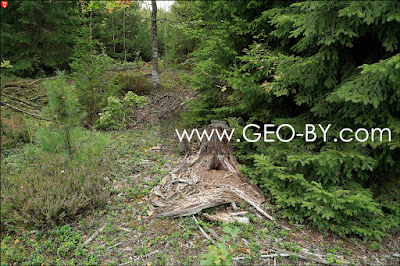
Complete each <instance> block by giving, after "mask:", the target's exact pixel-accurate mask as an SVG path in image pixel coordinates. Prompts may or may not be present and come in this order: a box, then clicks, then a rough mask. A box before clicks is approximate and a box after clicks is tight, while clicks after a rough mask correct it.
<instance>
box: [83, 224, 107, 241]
mask: <svg viewBox="0 0 400 266" xmlns="http://www.w3.org/2000/svg"><path fill="white" fill-rule="evenodd" d="M106 225H107V223H105V224H103V226H102V227H100V228H99V229H97V231H96V232H94V234H93V235H92V236H91V237H89V238H88V240H86V241H85V242H83V244H82V245H87V244H89V243H90V242H92V241H93V239H95V238H96V237H97V235H98V234H100V232H101V231H103V230H104V228H105V227H106Z"/></svg>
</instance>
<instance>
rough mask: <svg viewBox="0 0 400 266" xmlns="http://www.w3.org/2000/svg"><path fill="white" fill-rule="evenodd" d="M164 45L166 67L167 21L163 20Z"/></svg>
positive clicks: (166, 64)
mask: <svg viewBox="0 0 400 266" xmlns="http://www.w3.org/2000/svg"><path fill="white" fill-rule="evenodd" d="M164 35H165V38H164V45H165V69H167V67H168V47H167V21H165V25H164Z"/></svg>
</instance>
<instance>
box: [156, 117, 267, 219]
mask: <svg viewBox="0 0 400 266" xmlns="http://www.w3.org/2000/svg"><path fill="white" fill-rule="evenodd" d="M212 130H214V134H213V135H212V137H211V138H210V139H206V140H204V139H203V141H202V142H201V144H200V148H199V150H198V151H197V152H195V153H193V154H191V155H189V153H188V152H186V149H187V148H188V146H187V145H186V147H185V149H182V155H186V156H185V157H184V158H182V159H181V162H180V163H179V164H178V165H177V166H176V168H175V169H174V170H173V171H171V173H170V174H169V175H167V176H166V177H164V178H163V180H162V181H161V182H160V185H158V186H156V187H155V188H154V189H153V190H152V194H153V204H152V206H151V208H152V215H153V216H154V217H163V216H168V217H178V216H187V215H192V214H195V213H198V212H200V211H202V210H204V209H207V208H210V207H215V206H219V205H223V204H227V203H229V204H231V203H232V202H243V201H245V202H247V203H249V204H250V205H252V206H253V207H254V208H255V209H256V210H257V211H258V212H260V213H261V214H263V215H264V216H265V217H267V218H268V219H271V220H273V217H272V216H270V215H269V214H267V213H266V212H265V211H264V210H263V209H262V208H261V205H260V204H261V203H262V202H264V201H265V198H264V196H263V195H262V193H261V191H260V189H259V188H258V187H256V186H255V185H254V184H252V183H251V182H250V181H249V180H247V179H246V178H244V177H243V176H242V175H241V173H240V172H239V170H238V168H239V164H238V163H237V161H236V160H235V158H234V157H233V156H232V154H231V152H232V150H231V147H230V144H229V142H228V141H227V140H226V139H225V140H221V141H220V140H219V138H218V136H217V134H216V133H215V131H218V132H219V133H220V135H221V133H222V132H223V130H226V131H227V132H228V130H229V128H228V127H227V125H226V123H225V122H221V121H212V123H211V124H210V125H209V126H208V127H207V131H208V134H211V132H212ZM209 136H211V135H209ZM182 145H184V144H182ZM189 147H190V146H189Z"/></svg>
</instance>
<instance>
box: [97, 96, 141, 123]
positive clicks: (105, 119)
mask: <svg viewBox="0 0 400 266" xmlns="http://www.w3.org/2000/svg"><path fill="white" fill-rule="evenodd" d="M145 104H147V98H146V96H138V95H136V94H134V93H133V92H132V91H128V93H127V94H126V95H125V97H124V99H123V101H121V100H120V99H118V98H117V97H114V96H110V97H108V99H107V107H106V108H104V110H103V111H104V112H102V113H100V114H99V116H100V119H99V120H98V127H99V128H101V129H121V128H122V129H123V128H124V127H125V122H126V120H127V119H126V118H127V116H128V115H129V114H130V112H131V111H132V110H135V109H136V108H141V107H143V106H144V105H145Z"/></svg>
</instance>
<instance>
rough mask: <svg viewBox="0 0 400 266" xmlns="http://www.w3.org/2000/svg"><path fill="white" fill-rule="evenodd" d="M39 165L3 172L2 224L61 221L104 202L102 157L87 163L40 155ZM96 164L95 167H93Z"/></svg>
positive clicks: (40, 225) (50, 223)
mask: <svg viewBox="0 0 400 266" xmlns="http://www.w3.org/2000/svg"><path fill="white" fill-rule="evenodd" d="M38 159H39V160H40V164H39V165H36V166H32V167H29V168H27V169H26V170H25V171H23V172H22V173H17V174H11V173H8V174H5V175H2V178H1V179H2V180H1V181H2V201H1V209H2V211H1V215H2V217H1V220H2V222H3V223H4V225H5V226H7V227H9V226H12V225H25V226H36V227H43V226H48V225H54V224H60V223H63V222H66V221H68V220H69V219H71V218H74V217H76V216H77V215H79V214H81V213H83V212H84V211H86V210H89V209H91V208H94V207H99V206H101V205H103V204H104V203H106V201H107V199H108V192H107V190H105V189H104V185H105V184H104V179H103V177H104V169H103V168H101V167H99V166H100V165H101V163H102V161H101V158H100V157H97V158H91V161H90V162H89V163H87V164H82V163H79V164H77V163H74V162H69V161H68V160H67V159H66V158H65V157H64V156H62V155H56V154H43V155H42V156H40V157H39V158H38ZM96 164H97V167H96Z"/></svg>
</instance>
